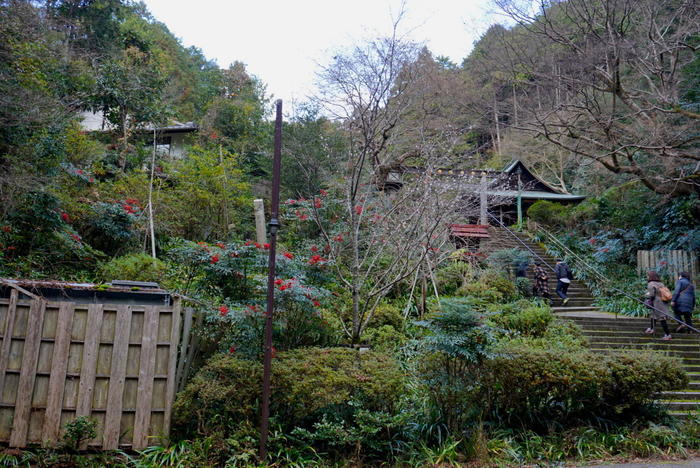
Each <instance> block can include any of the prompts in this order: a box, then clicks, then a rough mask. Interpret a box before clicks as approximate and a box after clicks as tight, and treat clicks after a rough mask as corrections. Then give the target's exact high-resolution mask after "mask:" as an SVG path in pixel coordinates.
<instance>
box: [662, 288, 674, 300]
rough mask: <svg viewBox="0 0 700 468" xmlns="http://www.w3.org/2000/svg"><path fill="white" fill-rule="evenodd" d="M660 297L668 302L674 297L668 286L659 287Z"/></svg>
mask: <svg viewBox="0 0 700 468" xmlns="http://www.w3.org/2000/svg"><path fill="white" fill-rule="evenodd" d="M659 297H660V298H661V300H662V301H664V302H668V301H670V300H671V299H673V293H672V292H671V291H670V290H669V289H668V288H667V287H666V286H661V287H660V288H659Z"/></svg>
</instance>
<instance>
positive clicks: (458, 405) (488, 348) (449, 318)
mask: <svg viewBox="0 0 700 468" xmlns="http://www.w3.org/2000/svg"><path fill="white" fill-rule="evenodd" d="M440 308H441V312H439V313H435V314H433V315H432V316H431V317H429V318H427V319H426V320H424V321H420V322H416V325H418V326H419V327H421V328H423V329H424V330H425V332H426V334H425V336H423V337H422V338H421V339H420V340H418V343H417V349H418V350H419V356H420V360H419V362H420V363H419V366H418V367H419V369H420V371H419V375H418V378H419V380H420V381H421V382H422V383H423V385H424V386H425V391H426V392H427V394H428V395H429V405H430V406H431V407H432V409H433V410H434V412H435V413H437V418H436V419H437V421H438V422H439V423H441V424H444V425H445V426H446V427H447V428H448V429H449V430H450V431H454V432H463V431H465V430H466V429H467V425H468V424H469V422H473V421H475V420H478V416H479V413H480V408H479V405H478V404H476V401H475V400H474V396H475V394H476V393H477V392H478V389H479V388H480V385H481V383H482V382H481V374H482V372H483V364H484V362H485V361H486V360H487V359H489V358H491V357H493V356H494V354H493V351H492V350H493V348H494V345H495V343H496V336H495V333H494V330H493V329H492V328H491V327H490V326H489V325H488V324H486V323H484V320H483V316H482V315H480V314H478V313H477V312H476V311H475V310H474V308H473V305H472V303H471V302H470V301H469V300H468V299H460V298H450V299H443V300H442V301H441V303H440Z"/></svg>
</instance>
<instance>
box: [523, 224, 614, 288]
mask: <svg viewBox="0 0 700 468" xmlns="http://www.w3.org/2000/svg"><path fill="white" fill-rule="evenodd" d="M528 224H529V225H531V226H534V228H535V230H536V231H539V232H540V233H542V234H544V235H545V236H546V237H547V239H548V240H549V241H550V242H552V243H553V244H556V246H557V247H558V248H560V249H561V250H563V251H564V253H565V254H566V256H567V257H568V258H573V259H574V260H575V261H576V263H577V267H578V268H580V269H585V270H587V271H588V272H589V273H590V274H592V275H593V276H595V277H596V279H597V280H598V281H601V282H603V283H605V284H606V286H607V287H609V288H613V287H612V286H610V278H608V277H607V276H605V275H604V274H603V273H601V272H600V271H599V270H598V269H597V268H595V267H594V266H592V265H590V264H589V263H588V262H586V260H585V259H583V258H581V256H580V255H578V254H577V253H575V252H573V251H572V250H571V249H570V248H568V247H567V246H566V245H564V243H563V242H562V241H560V240H559V239H557V237H556V236H555V235H554V234H552V233H551V232H549V231H548V230H546V229H545V228H543V227H542V226H540V225H539V224H537V223H535V222H534V221H529V222H528ZM581 267H583V268H581ZM598 287H600V286H598Z"/></svg>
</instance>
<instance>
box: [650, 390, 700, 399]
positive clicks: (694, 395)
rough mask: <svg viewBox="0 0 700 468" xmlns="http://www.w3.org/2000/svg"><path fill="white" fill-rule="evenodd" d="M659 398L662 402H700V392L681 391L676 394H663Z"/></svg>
mask: <svg viewBox="0 0 700 468" xmlns="http://www.w3.org/2000/svg"><path fill="white" fill-rule="evenodd" d="M658 398H659V399H660V400H672V401H700V391H693V390H680V391H675V392H661V393H660V394H659V395H658Z"/></svg>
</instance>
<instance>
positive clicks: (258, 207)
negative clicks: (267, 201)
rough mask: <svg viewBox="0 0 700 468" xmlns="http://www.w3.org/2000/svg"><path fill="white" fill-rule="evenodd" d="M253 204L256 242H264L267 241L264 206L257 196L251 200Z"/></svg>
mask: <svg viewBox="0 0 700 468" xmlns="http://www.w3.org/2000/svg"><path fill="white" fill-rule="evenodd" d="M253 206H254V207H255V234H256V240H257V241H258V244H264V243H266V242H267V233H266V230H265V206H264V205H263V201H262V200H261V199H259V198H257V199H255V200H253Z"/></svg>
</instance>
